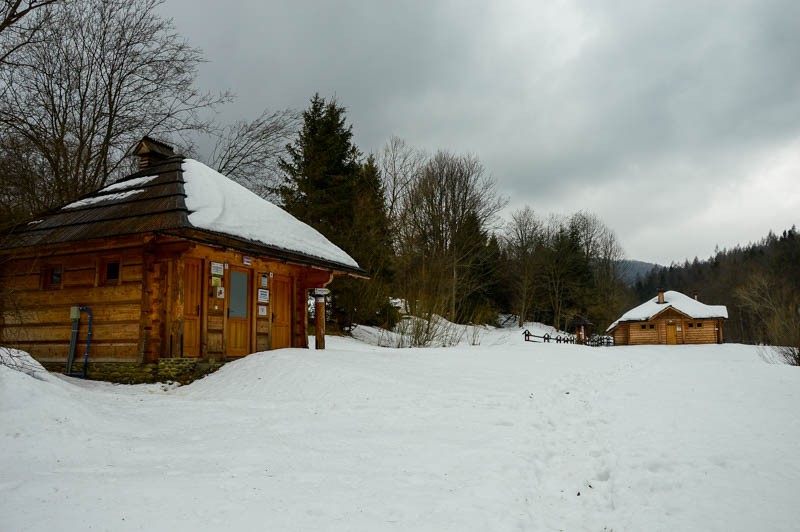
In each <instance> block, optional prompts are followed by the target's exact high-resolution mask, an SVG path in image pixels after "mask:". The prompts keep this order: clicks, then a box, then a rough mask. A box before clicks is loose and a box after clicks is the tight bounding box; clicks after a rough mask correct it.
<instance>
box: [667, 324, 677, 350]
mask: <svg viewBox="0 0 800 532" xmlns="http://www.w3.org/2000/svg"><path fill="white" fill-rule="evenodd" d="M677 343H678V331H677V328H676V325H675V324H674V323H667V345H675V344H677Z"/></svg>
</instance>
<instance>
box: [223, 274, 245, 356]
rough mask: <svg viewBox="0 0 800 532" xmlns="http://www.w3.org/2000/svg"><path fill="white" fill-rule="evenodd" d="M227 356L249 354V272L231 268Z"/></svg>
mask: <svg viewBox="0 0 800 532" xmlns="http://www.w3.org/2000/svg"><path fill="white" fill-rule="evenodd" d="M225 332H226V334H227V342H226V344H227V345H226V354H227V356H232V357H239V356H244V355H247V354H249V353H250V271H249V270H240V269H238V268H233V267H231V269H230V288H229V291H228V323H227V327H226V330H225Z"/></svg>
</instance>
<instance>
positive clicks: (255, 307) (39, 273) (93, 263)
mask: <svg viewBox="0 0 800 532" xmlns="http://www.w3.org/2000/svg"><path fill="white" fill-rule="evenodd" d="M108 261H119V279H118V280H113V281H109V282H105V279H104V277H105V275H106V273H105V272H106V271H107V270H106V263H107V262H108ZM189 261H192V264H193V268H194V269H193V270H192V271H194V272H197V266H196V265H197V264H198V263H199V265H200V266H199V268H200V271H201V272H202V273H201V275H200V285H199V287H197V288H195V290H199V295H196V297H194V298H193V299H191V301H195V302H196V301H199V302H200V304H199V306H200V308H199V313H198V312H197V310H194V316H193V318H194V320H195V321H194V322H192V327H186V328H185V327H184V324H185V322H184V320H185V319H186V320H187V321H186V322H187V323H188V319H189V316H188V314H187V313H186V312H188V310H186V309H185V304H184V303H185V301H186V300H187V297H188V296H187V295H186V294H187V290H192V288H191V286H190V285H191V282H189V281H187V279H188V278H189V277H188V274H186V273H185V272H186V271H187V268H186V264H187V263H188V262H189ZM212 262H214V263H219V264H222V265H223V266H224V273H223V275H222V276H217V275H212V272H211V265H212ZM48 266H60V267H61V271H62V275H61V281H60V283H57V284H56V285H54V286H48V283H47V279H50V276H49V275H48V269H47V268H48ZM232 266H235V267H236V268H239V269H246V270H248V271H249V272H250V287H249V289H250V290H251V294H250V299H249V300H250V301H251V303H250V307H249V309H248V315H249V317H250V329H249V336H250V338H249V346H250V347H249V352H256V351H263V350H268V349H271V348H272V347H273V346H272V320H273V316H274V314H273V310H274V308H273V301H272V299H271V297H270V301H269V302H267V301H258V291H259V289H261V290H269V291H270V296H272V294H274V292H273V286H272V285H273V275H280V276H282V277H283V278H288V279H290V285H291V290H289V292H288V293H287V294H286V296H285V297H287V298H289V299H288V300H287V301H286V302H285V307H286V308H289V309H291V312H292V316H291V320H290V323H291V333H290V334H291V342H292V345H291V346H292V347H307V345H308V330H307V315H308V304H307V301H308V298H307V294H308V290H309V289H310V288H317V287H323V286H325V285H327V284H328V283H329V282H330V280H331V279H332V273H331V272H330V271H328V270H322V269H316V268H313V267H308V266H299V265H294V264H287V263H285V262H281V261H277V260H272V259H269V258H267V257H253V256H248V255H245V254H243V253H240V252H238V251H233V250H230V249H220V248H218V247H214V246H210V245H205V244H201V243H197V242H191V241H186V240H182V239H179V238H177V237H164V236H160V237H156V236H154V235H148V236H136V237H130V238H120V239H117V240H113V239H109V240H106V241H102V242H89V243H85V242H84V243H79V244H73V245H61V246H57V247H53V248H49V249H48V250H46V251H42V250H39V251H37V252H35V253H34V252H29V253H17V254H16V255H15V256H11V257H9V256H7V257H5V258H4V259H2V260H0V288H2V290H3V293H4V297H3V298H2V303H0V344H2V345H12V346H15V347H18V348H20V349H23V350H25V351H27V352H29V353H31V354H32V355H33V356H34V357H35V358H37V359H38V360H39V361H40V362H43V363H48V364H49V365H51V366H53V365H57V364H63V363H65V361H66V359H67V355H68V350H69V342H70V335H71V330H72V322H71V319H70V308H71V307H73V306H87V307H89V308H91V309H92V312H93V330H92V341H91V350H90V357H89V358H90V361H91V362H92V363H93V364H97V363H107V364H112V363H114V364H119V363H134V364H138V365H142V364H158V363H159V362H160V361H163V360H166V359H174V358H184V357H185V356H189V355H186V354H184V352H183V347H184V344H186V345H193V346H194V348H193V349H196V346H197V345H198V343H199V345H200V353H199V356H196V360H197V361H199V362H203V363H210V364H216V363H220V362H224V361H226V360H228V359H230V358H231V357H229V356H227V354H226V340H227V338H226V332H227V331H226V328H227V325H226V324H227V308H228V303H229V302H228V297H229V295H230V292H229V288H230V277H229V271H230V270H229V268H230V267H232ZM195 279H196V277H195ZM215 279H216V280H215ZM218 288H223V289H224V294H222V297H218V296H219V295H220V294H219V292H218ZM191 306H192V308H193V309H196V307H197V305H196V304H195V303H192V305H191ZM185 311H186V312H185ZM198 322H199V326H198V325H197V324H198ZM198 329H199V339H198V340H197V343H194V344H189V343H188V342H186V337H185V336H184V335H185V334H195V335H197V334H198V333H197V331H198ZM190 331H194V333H192V332H190ZM86 336H87V314H86V313H85V312H84V313H82V314H81V320H80V329H79V336H78V344H77V347H76V350H75V360H76V362H77V363H79V365H82V360H83V354H84V352H85V350H86ZM137 378H138V377H137Z"/></svg>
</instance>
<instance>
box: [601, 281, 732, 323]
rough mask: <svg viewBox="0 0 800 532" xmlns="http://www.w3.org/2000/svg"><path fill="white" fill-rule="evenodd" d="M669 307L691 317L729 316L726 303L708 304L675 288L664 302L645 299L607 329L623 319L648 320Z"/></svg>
mask: <svg viewBox="0 0 800 532" xmlns="http://www.w3.org/2000/svg"><path fill="white" fill-rule="evenodd" d="M668 308H673V309H675V310H677V311H678V312H680V313H682V314H686V315H687V316H689V317H690V318H727V317H728V308H727V307H726V306H725V305H706V304H704V303H701V302H699V301H697V300H696V299H693V298H691V297H689V296H687V295H686V294H682V293H680V292H676V291H675V290H667V291H666V292H664V303H659V302H658V296H656V297H654V298H653V299H651V300H649V301H645V302H644V303H642V304H641V305H639V306H638V307H636V308H633V309H631V310H629V311H628V312H626V313H625V314H623V315H622V317H620V318H619V319H618V320H617V321H615V322H614V323H612V324H611V325H610V326H609V327H608V329H606V331H610V330H611V329H613V328H614V327H616V326H617V325H619V323H620V322H623V321H647V320H649V319H651V318H653V317H654V316H656V315H657V314H660V313H662V312H664V311H665V310H666V309H668Z"/></svg>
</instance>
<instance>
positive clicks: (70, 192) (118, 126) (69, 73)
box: [0, 0, 229, 212]
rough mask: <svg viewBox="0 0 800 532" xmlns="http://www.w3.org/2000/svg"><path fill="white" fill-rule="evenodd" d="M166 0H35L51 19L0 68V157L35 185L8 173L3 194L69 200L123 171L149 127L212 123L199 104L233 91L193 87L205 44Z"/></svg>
mask: <svg viewBox="0 0 800 532" xmlns="http://www.w3.org/2000/svg"><path fill="white" fill-rule="evenodd" d="M160 3H161V2H160V1H159V0H82V1H81V2H66V3H63V4H55V5H50V6H47V7H46V8H44V9H42V10H37V12H36V17H37V18H36V20H37V21H43V20H47V23H46V24H44V25H42V27H41V28H40V30H39V32H38V33H37V38H36V39H35V40H34V41H33V42H31V43H29V44H28V45H27V46H25V47H23V48H20V49H19V50H17V52H16V53H15V55H14V65H13V68H7V69H3V71H2V73H0V85H1V86H2V89H4V90H3V97H2V100H0V155H2V162H3V163H5V165H12V166H13V167H14V168H15V169H16V170H15V173H17V174H20V178H21V179H27V180H28V181H31V182H33V183H34V184H35V185H34V188H35V190H36V191H37V192H36V195H35V196H30V195H29V194H28V193H27V191H26V190H25V188H24V186H22V183H20V182H17V183H2V184H3V186H5V187H8V186H11V190H10V191H8V190H5V191H3V195H5V196H6V197H8V196H11V197H15V198H17V200H18V201H20V202H21V203H23V205H24V207H25V210H27V211H28V212H33V211H34V210H37V209H39V208H41V207H46V208H47V207H52V206H56V205H59V204H63V203H66V202H68V201H71V200H73V199H75V198H76V197H78V196H80V195H82V194H84V193H86V192H88V191H91V190H95V189H97V188H99V187H101V186H103V185H105V184H106V183H107V181H108V180H113V179H114V178H115V176H117V175H119V174H120V172H121V170H123V169H124V162H123V161H125V157H126V155H128V154H129V153H130V150H131V149H132V147H133V146H134V144H135V142H136V140H138V139H139V138H141V137H142V136H143V135H154V136H159V137H162V138H167V140H170V138H169V137H170V136H171V135H178V136H180V135H183V134H188V133H190V132H195V131H199V130H207V129H208V128H209V127H210V122H209V121H208V120H207V119H204V118H203V116H202V114H203V111H205V110H208V109H210V108H213V107H215V106H216V105H217V104H220V103H222V102H225V101H227V100H228V99H229V95H228V94H220V95H214V94H208V93H202V92H200V91H198V90H197V89H196V88H195V84H194V82H195V78H196V74H197V67H198V65H199V63H200V62H201V61H202V55H201V52H200V51H199V50H198V49H196V48H192V47H191V46H189V45H188V44H187V43H186V42H185V40H184V39H183V38H181V37H180V36H179V35H178V34H177V33H176V32H175V29H174V27H173V25H172V22H171V21H170V20H167V19H164V18H162V17H160V16H159V15H158V13H157V12H156V8H157V7H158V5H159V4H160ZM38 17H41V18H38ZM8 167H9V166H6V168H8ZM15 186H16V187H17V188H15Z"/></svg>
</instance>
